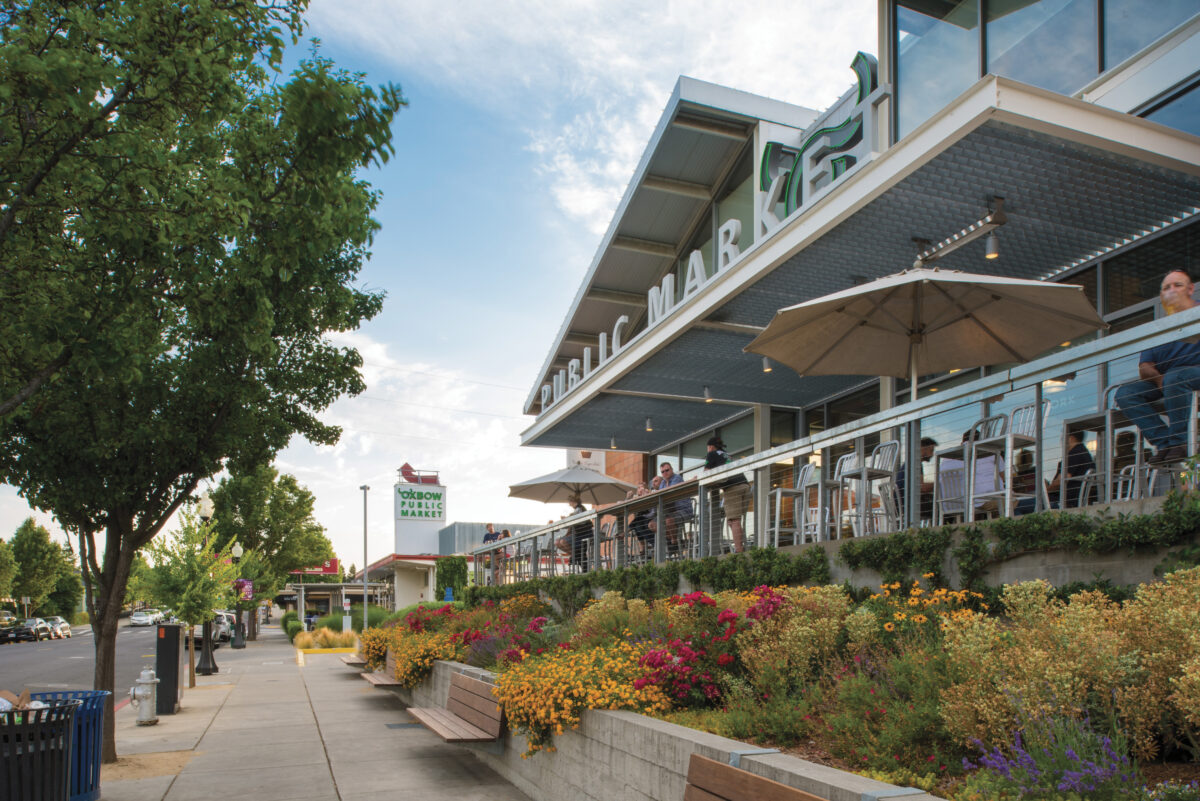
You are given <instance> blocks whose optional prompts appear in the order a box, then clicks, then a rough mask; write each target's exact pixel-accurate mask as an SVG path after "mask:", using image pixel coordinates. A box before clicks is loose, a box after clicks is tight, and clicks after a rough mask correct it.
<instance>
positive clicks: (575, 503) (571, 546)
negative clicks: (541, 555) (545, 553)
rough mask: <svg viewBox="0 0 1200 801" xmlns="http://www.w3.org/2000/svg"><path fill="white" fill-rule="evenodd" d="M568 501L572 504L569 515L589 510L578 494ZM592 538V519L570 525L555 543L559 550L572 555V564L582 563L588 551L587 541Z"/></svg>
mask: <svg viewBox="0 0 1200 801" xmlns="http://www.w3.org/2000/svg"><path fill="white" fill-rule="evenodd" d="M567 503H569V504H571V513H570V515H568V516H573V515H579V514H584V513H585V512H587V508H585V507H584V505H583V504H582V503H581V502H580V499H579V496H578V495H572V496H571V497H570V498H568V499H567ZM591 538H592V521H591V520H584V521H583V522H580V523H575V524H574V525H572V526H570V527H568V528H567V533H566V534H564V535H563V536H561V537H559V538H558V540H557V541H556V542H555V545H556V546H557V547H558V550H559V551H561V552H562V553H565V554H567V555H568V556H569V557H570V562H571V564H573V565H581V564H583V563H584V561H585V559H584V556H585V554H586V552H587V543H588V541H589V540H590V539H591Z"/></svg>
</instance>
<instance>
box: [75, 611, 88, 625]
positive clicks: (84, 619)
mask: <svg viewBox="0 0 1200 801" xmlns="http://www.w3.org/2000/svg"><path fill="white" fill-rule="evenodd" d="M91 623H92V619H91V617H89V616H88V613H87V612H76V613H75V614H73V615H71V625H72V626H90V625H91Z"/></svg>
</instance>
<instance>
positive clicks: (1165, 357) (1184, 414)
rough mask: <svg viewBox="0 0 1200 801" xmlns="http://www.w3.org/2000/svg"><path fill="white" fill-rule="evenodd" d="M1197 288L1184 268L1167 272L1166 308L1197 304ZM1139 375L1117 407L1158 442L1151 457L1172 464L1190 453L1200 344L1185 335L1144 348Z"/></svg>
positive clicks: (1162, 296)
mask: <svg viewBox="0 0 1200 801" xmlns="http://www.w3.org/2000/svg"><path fill="white" fill-rule="evenodd" d="M1195 288H1196V287H1195V285H1194V284H1193V283H1192V279H1191V277H1190V276H1188V274H1187V273H1185V272H1184V271H1183V270H1172V271H1170V272H1169V273H1167V274H1166V275H1165V276H1163V280H1162V286H1161V287H1160V289H1159V292H1158V299H1159V301H1160V302H1161V303H1162V306H1163V310H1164V311H1165V312H1166V313H1167V314H1175V313H1176V312H1180V311H1184V310H1185V309H1190V308H1192V307H1193V306H1195V305H1196V301H1195V300H1194V299H1193V298H1192V293H1193V292H1194V291H1195ZM1138 378H1139V379H1140V380H1139V381H1135V382H1133V383H1130V384H1126V385H1125V386H1123V387H1121V388H1120V389H1118V390H1117V397H1116V401H1117V408H1119V409H1120V410H1121V411H1122V412H1124V413H1125V416H1126V417H1128V418H1129V419H1130V420H1131V421H1133V422H1134V424H1136V425H1137V427H1138V428H1139V429H1141V432H1142V435H1143V436H1144V437H1145V438H1146V439H1147V440H1148V441H1149V442H1150V444H1151V445H1153V446H1154V447H1155V449H1156V451H1157V452H1156V453H1155V454H1154V456H1152V457H1150V461H1151V462H1154V463H1156V464H1167V463H1170V462H1178V461H1182V460H1183V459H1186V458H1187V455H1188V453H1187V444H1186V442H1185V440H1186V439H1187V428H1188V414H1189V409H1190V406H1191V403H1190V401H1191V395H1192V392H1193V391H1194V390H1197V389H1200V345H1197V344H1195V343H1192V342H1189V341H1188V340H1186V339H1184V340H1180V341H1178V342H1168V343H1165V344H1163V345H1159V346H1157V347H1154V348H1150V349H1149V350H1146V351H1142V355H1141V356H1140V357H1139V359H1138ZM1159 401H1161V402H1162V405H1163V406H1164V407H1165V408H1166V412H1167V420H1166V422H1164V421H1163V418H1162V416H1161V415H1160V414H1159V411H1158V408H1157V406H1156V404H1158V402H1159Z"/></svg>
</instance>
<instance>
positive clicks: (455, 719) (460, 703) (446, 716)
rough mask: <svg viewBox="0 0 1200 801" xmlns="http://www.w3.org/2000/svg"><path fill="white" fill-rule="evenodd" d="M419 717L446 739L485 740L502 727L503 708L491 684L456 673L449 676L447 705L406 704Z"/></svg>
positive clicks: (494, 734) (452, 740) (497, 732)
mask: <svg viewBox="0 0 1200 801" xmlns="http://www.w3.org/2000/svg"><path fill="white" fill-rule="evenodd" d="M408 711H409V714H411V715H412V716H413V717H414V718H416V719H417V720H419V721H421V722H422V723H423V724H425V726H427V727H428V728H429V730H430V731H432V732H433V733H434V734H436V735H437V736H438V737H441V738H442V739H443V740H445V741H446V742H448V743H488V742H493V741H494V740H497V739H498V738H499V737H500V734H501V733H502V732H503V731H504V710H502V709H501V708H500V704H498V703H497V702H496V697H495V696H494V695H492V685H490V684H488V683H487V682H485V681H480V680H479V679H473V678H471V677H470V676H466V675H463V674H462V673H455V674H454V676H453V677H452V678H451V679H450V698H449V699H448V700H447V701H446V708H445V709H441V708H440V707H428V708H423V709H417V708H412V707H410V708H409V710H408Z"/></svg>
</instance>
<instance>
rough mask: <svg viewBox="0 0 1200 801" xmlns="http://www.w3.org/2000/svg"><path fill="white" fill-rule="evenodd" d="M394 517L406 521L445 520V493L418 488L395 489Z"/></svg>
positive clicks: (402, 486)
mask: <svg viewBox="0 0 1200 801" xmlns="http://www.w3.org/2000/svg"><path fill="white" fill-rule="evenodd" d="M396 517H399V518H405V519H408V520H445V519H446V491H445V490H444V489H440V488H439V489H422V488H421V487H420V486H415V487H412V486H404V485H401V486H399V487H397V488H396Z"/></svg>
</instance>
